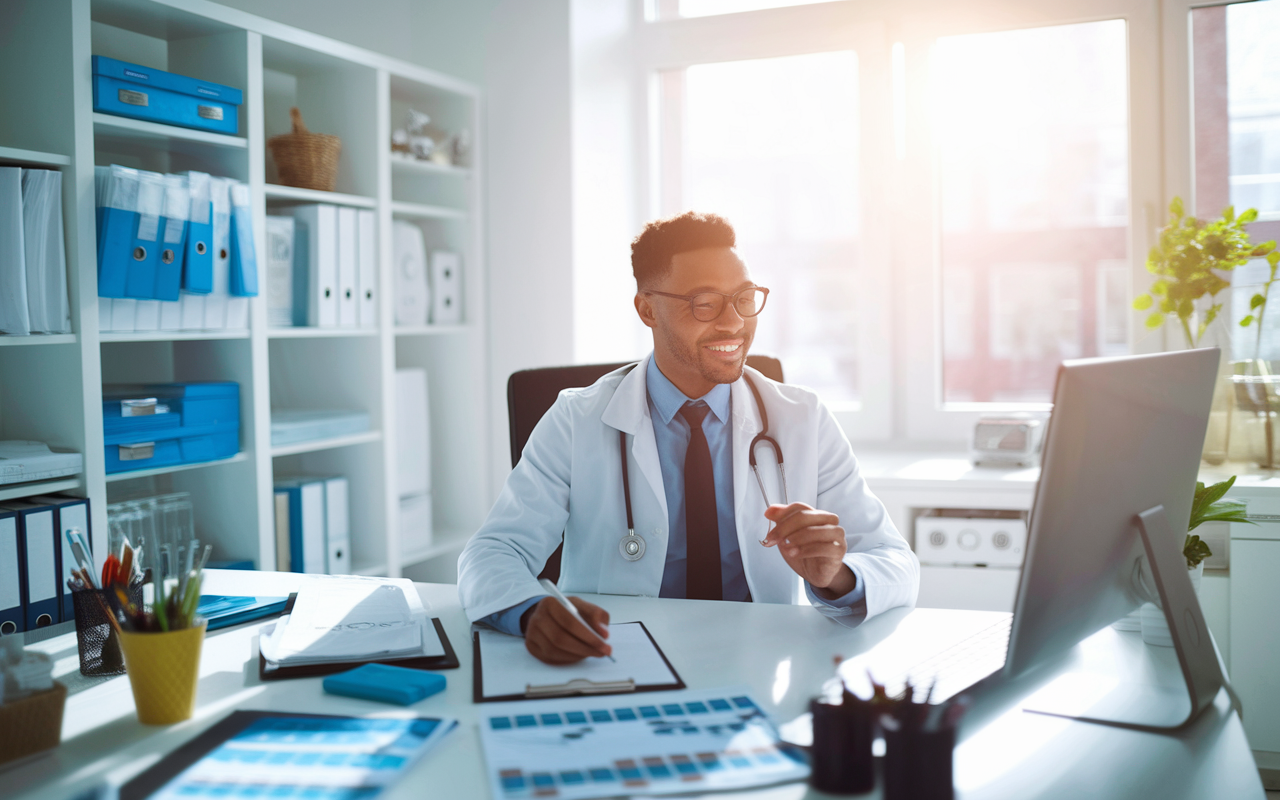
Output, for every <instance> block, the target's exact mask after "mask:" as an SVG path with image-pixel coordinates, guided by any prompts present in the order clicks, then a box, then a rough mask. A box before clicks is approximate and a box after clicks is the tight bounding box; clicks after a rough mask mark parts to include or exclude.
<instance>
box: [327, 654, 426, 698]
mask: <svg viewBox="0 0 1280 800" xmlns="http://www.w3.org/2000/svg"><path fill="white" fill-rule="evenodd" d="M445 683H446V681H445V677H444V676H443V675H441V674H439V673H436V672H423V671H422V670H419V669H409V668H408V667H397V666H393V665H391V664H365V665H363V666H360V667H356V668H355V669H353V670H351V671H349V672H341V673H339V674H337V675H330V676H329V677H327V678H325V679H324V690H325V691H326V692H328V693H329V694H340V695H345V696H347V697H358V698H360V699H361V700H377V701H378V702H381V703H395V704H396V705H401V706H409V705H413V704H414V703H416V702H418V701H419V700H421V699H423V698H425V697H430V696H431V695H433V694H435V693H437V692H440V691H443V690H444V687H445Z"/></svg>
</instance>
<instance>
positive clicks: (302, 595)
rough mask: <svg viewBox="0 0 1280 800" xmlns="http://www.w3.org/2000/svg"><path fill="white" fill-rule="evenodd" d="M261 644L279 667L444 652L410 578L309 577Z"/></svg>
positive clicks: (433, 654)
mask: <svg viewBox="0 0 1280 800" xmlns="http://www.w3.org/2000/svg"><path fill="white" fill-rule="evenodd" d="M260 647H261V650H262V655H263V657H264V658H265V659H266V660H267V663H269V664H271V665H272V666H282V667H291V666H304V665H314V664H331V663H343V662H353V661H374V660H385V659H394V658H411V657H415V656H416V657H422V656H427V657H431V656H443V655H444V654H445V651H444V645H443V644H442V643H441V641H440V637H439V635H438V634H437V633H436V630H435V628H434V627H433V626H432V624H431V619H430V615H429V614H428V613H427V609H426V607H425V606H423V604H422V599H421V598H420V597H419V596H418V592H417V590H416V589H414V588H413V583H412V582H410V581H407V580H404V579H399V580H385V579H378V578H360V577H354V576H341V577H331V576H319V575H317V576H312V577H310V578H308V579H307V582H306V583H304V584H303V586H302V588H301V589H299V590H298V596H297V598H296V599H295V600H294V603H293V609H292V611H291V612H290V613H289V614H288V615H286V616H285V617H283V618H281V620H280V621H279V622H277V623H276V624H275V625H274V626H273V627H272V628H269V629H266V630H264V631H263V634H262V639H261V642H260Z"/></svg>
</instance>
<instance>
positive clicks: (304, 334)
mask: <svg viewBox="0 0 1280 800" xmlns="http://www.w3.org/2000/svg"><path fill="white" fill-rule="evenodd" d="M377 335H378V329H377V328H313V327H297V328H268V329H267V338H268V339H331V338H337V337H341V336H377Z"/></svg>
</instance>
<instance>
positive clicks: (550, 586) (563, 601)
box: [538, 578, 618, 664]
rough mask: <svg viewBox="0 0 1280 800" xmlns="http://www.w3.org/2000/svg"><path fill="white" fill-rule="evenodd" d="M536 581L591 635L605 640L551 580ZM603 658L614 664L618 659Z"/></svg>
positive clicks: (611, 657)
mask: <svg viewBox="0 0 1280 800" xmlns="http://www.w3.org/2000/svg"><path fill="white" fill-rule="evenodd" d="M538 583H541V584H542V588H543V589H546V590H547V594H549V595H551V596H552V597H554V598H555V599H556V600H559V601H560V605H562V606H564V607H565V608H567V609H569V613H570V614H572V615H573V618H574V619H576V620H577V621H578V622H581V623H582V625H583V627H585V628H586V629H587V630H589V631H591V633H592V635H594V636H595V637H596V638H597V639H599V640H600V641H602V642H604V641H605V640H604V637H603V636H601V635H600V634H598V633H596V629H595V628H593V627H591V626H590V625H588V624H587V621H586V620H585V619H583V618H582V615H581V614H579V613H578V609H577V607H576V606H574V604H573V603H570V602H569V598H567V597H565V596H564V595H563V594H562V593H561V592H560V590H559V589H557V588H556V585H555V584H554V583H552V582H551V581H549V580H547V579H546V578H543V579H542V580H540V581H538ZM605 644H608V642H605ZM605 658H607V659H609V660H610V661H612V662H613V663H615V664H616V663H618V660H617V659H616V658H614V657H613V656H605Z"/></svg>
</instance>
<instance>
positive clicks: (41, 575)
mask: <svg viewBox="0 0 1280 800" xmlns="http://www.w3.org/2000/svg"><path fill="white" fill-rule="evenodd" d="M5 508H7V509H10V510H13V511H16V512H17V520H18V550H19V552H21V554H22V561H21V567H20V570H21V572H23V573H24V578H25V580H23V581H22V582H21V588H22V592H23V597H22V605H23V606H24V608H25V615H24V622H25V625H26V629H27V630H28V631H33V630H35V629H36V628H44V627H47V626H49V625H52V624H54V623H55V622H57V621H58V616H59V611H58V542H57V540H56V539H55V538H54V533H55V530H56V529H55V526H54V520H53V517H54V512H53V509H52V508H50V507H49V506H42V505H37V504H36V503H25V502H20V503H10V504H8V505H7V506H5Z"/></svg>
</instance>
